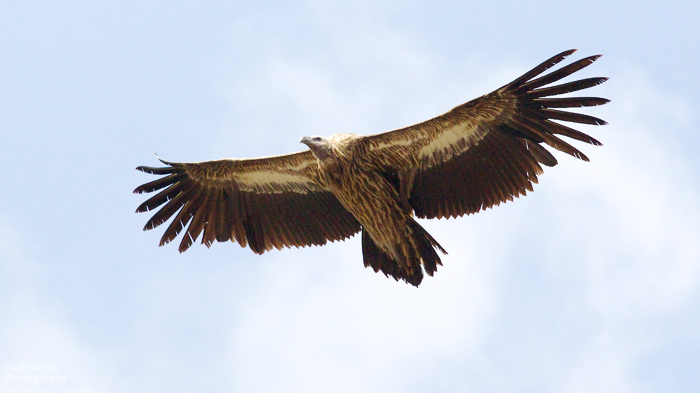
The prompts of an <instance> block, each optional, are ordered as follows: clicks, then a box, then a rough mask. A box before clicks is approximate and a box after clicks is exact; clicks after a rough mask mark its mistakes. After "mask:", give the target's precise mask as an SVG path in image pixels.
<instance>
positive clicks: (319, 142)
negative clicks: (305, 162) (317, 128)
mask: <svg viewBox="0 0 700 393" xmlns="http://www.w3.org/2000/svg"><path fill="white" fill-rule="evenodd" d="M299 142H301V143H303V144H305V145H306V146H308V147H309V149H310V150H311V153H313V155H314V156H315V157H316V158H318V159H319V161H321V162H324V161H326V160H327V159H329V158H332V157H333V144H332V143H331V141H330V140H329V139H328V138H324V137H322V136H305V137H303V138H301V141H299Z"/></svg>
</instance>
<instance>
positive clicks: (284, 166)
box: [134, 50, 608, 286]
mask: <svg viewBox="0 0 700 393" xmlns="http://www.w3.org/2000/svg"><path fill="white" fill-rule="evenodd" d="M574 51H575V50H570V51H566V52H563V53H560V54H558V55H556V56H554V57H552V58H550V59H549V60H547V61H545V62H544V63H542V64H540V65H539V66H537V67H535V68H534V69H532V70H531V71H529V72H527V73H526V74H525V75H523V76H521V77H520V78H518V79H516V80H515V81H513V82H511V83H509V84H507V85H505V86H503V87H501V88H500V89H498V90H496V91H494V92H492V93H489V94H487V95H484V96H482V97H479V98H477V99H475V100H472V101H469V102H467V103H465V104H462V105H460V106H458V107H456V108H454V109H452V110H450V111H449V112H447V113H445V114H443V115H441V116H438V117H436V118H433V119H431V120H428V121H425V122H423V123H420V124H416V125H413V126H410V127H407V128H403V129H399V130H395V131H390V132H386V133H382V134H377V135H369V136H359V135H354V134H335V135H332V136H330V137H327V138H323V137H313V138H309V137H304V138H302V140H301V142H302V143H304V144H306V145H307V146H308V147H309V150H307V151H304V152H299V153H293V154H287V155H281V156H275V157H266V158H255V159H225V160H217V161H207V162H199V163H174V162H167V161H163V160H161V162H163V163H164V164H166V165H167V166H166V167H162V168H153V167H143V166H142V167H138V168H136V169H138V170H140V171H143V172H147V173H151V174H155V175H164V176H165V177H161V178H159V179H157V180H154V181H152V182H150V183H146V184H144V185H142V186H140V187H138V188H136V190H134V192H135V193H144V192H154V191H158V190H161V191H159V192H158V193H157V194H156V195H154V196H152V197H151V198H150V199H148V200H147V201H146V202H144V203H143V204H141V205H140V206H139V207H138V208H137V209H136V211H137V212H145V211H149V210H153V209H156V208H159V207H160V208H159V210H158V211H157V212H156V213H155V214H154V215H153V217H151V219H150V220H148V222H147V223H146V226H145V227H144V230H147V229H153V228H155V227H157V226H158V225H161V224H162V223H164V222H165V221H167V220H169V219H170V218H171V217H173V216H175V218H174V219H173V220H172V221H171V223H170V225H169V226H168V228H167V229H166V230H165V233H164V234H163V237H162V238H161V241H160V245H163V244H166V243H168V242H170V241H172V240H174V239H175V237H177V235H178V234H179V233H180V232H181V231H182V230H183V229H184V228H185V226H187V229H186V230H185V235H184V236H183V238H182V241H181V242H180V248H179V250H180V252H183V251H185V250H187V249H188V248H189V247H190V246H191V245H192V243H193V242H194V241H195V240H196V239H197V238H198V237H199V236H200V234H201V235H202V243H203V244H206V245H207V246H210V245H211V244H212V243H213V242H214V240H217V241H220V242H225V241H229V240H231V241H235V242H238V243H239V244H240V245H241V246H242V247H245V246H246V245H248V246H249V247H250V248H251V249H252V250H253V252H255V253H257V254H262V253H263V252H265V251H268V250H271V249H272V248H277V249H281V248H283V247H291V246H295V247H303V246H309V245H323V244H325V243H326V242H327V241H328V240H330V241H336V240H343V239H345V238H348V237H350V236H353V235H354V234H356V233H357V232H359V231H362V254H363V259H364V263H365V266H368V267H369V266H371V267H372V269H374V271H375V272H378V271H382V272H383V273H384V274H385V275H387V276H392V277H394V278H395V279H396V280H399V279H402V280H404V281H406V282H407V283H410V284H412V285H415V286H418V285H419V284H420V282H421V280H422V279H423V270H425V272H426V273H428V275H431V276H432V275H433V274H434V273H435V272H436V271H437V265H441V261H440V257H439V255H438V253H437V251H438V250H439V251H441V252H442V253H445V254H446V252H445V250H444V249H443V248H442V247H441V246H440V244H438V242H437V241H436V240H435V239H434V238H433V237H432V236H430V234H429V233H428V232H426V231H425V230H424V229H423V227H421V226H420V225H419V224H418V223H417V222H416V221H415V219H414V215H415V216H416V217H419V218H442V217H458V216H462V215H464V214H471V213H476V212H478V211H480V210H482V209H485V208H488V207H492V206H494V205H498V204H500V203H501V202H505V201H510V200H513V198H514V197H518V196H520V195H525V193H526V192H527V191H532V183H536V182H537V175H539V174H541V173H542V167H541V166H540V164H542V165H546V166H554V165H556V164H557V160H556V159H555V158H554V156H553V155H552V154H551V153H550V152H549V151H548V150H547V149H546V148H545V147H544V145H548V146H550V147H553V148H554V149H557V150H560V151H562V152H564V153H567V154H569V155H572V156H574V157H576V158H579V159H582V160H584V161H588V158H587V157H586V156H585V155H584V154H583V153H581V152H580V151H579V150H578V149H576V148H575V147H573V146H571V145H570V144H568V143H567V142H564V141H563V140H562V139H560V138H559V137H558V136H557V135H562V136H566V137H569V138H572V139H576V140H579V141H583V142H586V143H590V144H593V145H600V144H601V143H600V142H598V141H597V140H595V139H594V138H592V137H590V136H588V135H586V134H584V133H582V132H580V131H577V130H574V129H572V128H569V127H567V126H565V125H563V124H560V123H557V122H555V121H552V120H559V121H566V122H574V123H582V124H594V125H602V124H606V123H605V122H604V121H603V120H600V119H598V118H595V117H592V116H588V115H584V114H580V113H573V112H567V111H562V110H559V108H575V107H586V106H596V105H602V104H605V103H607V102H608V100H606V99H604V98H594V97H566V98H561V97H560V98H546V97H551V96H556V95H560V94H565V93H570V92H574V91H578V90H582V89H586V88H589V87H593V86H596V85H598V84H600V83H602V82H604V81H605V80H607V78H588V79H582V80H578V81H574V82H569V83H563V84H560V85H556V86H551V87H544V86H546V85H549V84H551V83H554V82H557V81H559V80H560V79H562V78H564V77H566V76H568V75H570V74H572V73H574V72H576V71H578V70H580V69H582V68H584V67H586V66H588V65H589V64H591V63H592V62H594V61H595V60H596V59H598V58H599V57H600V56H591V57H587V58H584V59H581V60H579V61H576V62H574V63H572V64H569V65H568V66H565V67H562V68H560V69H558V70H556V71H553V72H551V73H549V74H547V75H544V76H541V77H539V78H537V76H538V75H540V74H542V73H543V72H544V71H545V70H547V69H549V68H550V67H552V66H554V65H555V64H557V63H559V62H560V61H562V60H563V59H564V58H566V57H567V56H569V55H570V54H572V53H573V52H574ZM553 108H557V109H553ZM188 224H189V226H188Z"/></svg>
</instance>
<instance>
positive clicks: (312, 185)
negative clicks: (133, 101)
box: [134, 151, 360, 254]
mask: <svg viewBox="0 0 700 393" xmlns="http://www.w3.org/2000/svg"><path fill="white" fill-rule="evenodd" d="M161 162H163V163H164V164H166V165H167V166H166V167H162V168H152V167H144V166H140V167H138V168H136V169H138V170H140V171H143V172H146V173H150V174H154V175H165V177H162V178H159V179H157V180H154V181H152V182H149V183H146V184H144V185H142V186H140V187H138V188H136V189H135V190H134V192H135V193H144V192H154V191H157V190H161V189H162V191H160V192H159V193H158V194H156V195H154V196H152V197H151V198H150V199H148V200H147V201H146V202H144V203H143V204H141V205H140V206H139V207H138V208H137V209H136V211H137V212H146V211H150V210H153V209H157V208H159V207H160V208H159V209H160V210H158V211H157V212H156V213H155V214H154V215H153V217H151V219H150V220H148V222H147V223H146V226H145V227H144V230H148V229H153V228H155V227H157V226H159V225H161V224H163V223H164V222H166V221H167V220H168V219H170V218H171V217H172V216H173V215H175V218H174V219H173V221H172V222H171V223H170V225H169V226H168V228H167V229H166V230H165V233H164V234H163V237H162V238H161V240H160V245H164V244H166V243H169V242H170V241H172V240H173V239H175V237H177V235H178V234H179V233H180V231H182V229H183V228H184V227H185V226H187V225H188V223H189V226H187V230H186V231H185V234H184V236H183V239H182V241H181V243H180V248H179V250H180V252H183V251H185V250H187V249H188V248H189V247H190V246H191V245H192V243H193V242H194V241H196V240H197V237H198V236H199V235H200V234H201V233H202V232H203V233H204V234H203V235H202V243H203V244H206V245H207V246H210V245H211V244H212V243H213V242H214V240H218V241H220V242H225V241H228V240H231V241H237V242H238V243H239V244H240V245H241V246H242V247H245V246H246V244H247V245H248V246H250V248H251V249H252V250H253V251H254V252H255V253H258V254H262V253H263V252H265V251H268V250H270V249H272V248H273V247H275V248H277V249H280V248H282V247H291V246H296V247H300V246H308V245H322V244H325V243H326V241H328V240H330V241H335V240H341V239H345V238H347V237H350V236H352V235H353V234H355V233H357V232H359V230H360V224H359V223H358V222H357V220H356V219H355V218H354V217H353V216H352V215H351V214H350V213H349V212H348V211H347V210H345V208H343V206H342V205H341V204H340V202H339V201H338V200H337V199H336V198H335V197H334V196H333V195H332V194H331V193H330V192H328V191H326V190H324V189H322V188H321V187H320V186H319V185H318V184H317V183H316V182H315V181H314V179H315V177H316V171H317V164H316V159H315V158H314V157H313V155H312V154H311V152H310V151H306V152H301V153H295V154H288V155H283V156H276V157H268V158H258V159H248V160H235V159H226V160H217V161H207V162H198V163H174V162H167V161H163V160H161ZM176 213H177V215H176Z"/></svg>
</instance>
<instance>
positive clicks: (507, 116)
mask: <svg viewBox="0 0 700 393" xmlns="http://www.w3.org/2000/svg"><path fill="white" fill-rule="evenodd" d="M573 52H575V50H570V51H566V52H563V53H560V54H558V55H556V56H554V57H552V58H550V59H549V60H547V61H545V62H544V63H542V64H540V65H539V66H537V67H535V68H534V69H532V70H531V71H529V72H527V73H526V74H525V75H523V76H521V77H519V78H518V79H516V80H514V81H513V82H511V83H509V84H507V85H505V86H503V87H501V88H500V89H498V90H496V91H494V92H492V93H489V94H487V95H484V96H482V97H480V98H477V99H475V100H472V101H469V102H467V103H465V104H463V105H460V106H458V107H456V108H454V109H452V110H451V111H449V112H447V113H445V114H444V115H441V116H438V117H436V118H434V119H431V120H428V121H426V122H423V123H420V124H416V125H414V126H411V127H407V128H403V129H399V130H395V131H390V132H386V133H383V134H378V135H370V136H367V137H364V138H363V141H362V143H363V144H365V146H366V149H367V152H368V155H369V156H370V157H371V158H370V159H371V160H373V162H376V163H377V164H378V166H379V167H382V168H383V169H384V170H385V171H386V173H387V174H388V175H389V177H392V178H394V179H396V180H397V181H398V182H399V184H398V186H399V187H400V192H401V194H402V197H403V199H404V203H408V204H409V205H410V206H407V207H410V208H412V209H413V210H414V211H415V214H416V215H417V216H418V217H421V218H436V217H438V218H441V217H457V216H462V215H464V214H469V213H475V212H478V211H479V210H481V209H485V208H487V207H491V206H494V205H498V204H500V203H501V202H505V201H508V200H513V198H514V197H518V196H519V195H525V193H526V191H528V190H529V191H532V183H536V182H537V175H539V174H540V173H542V167H541V166H540V164H544V165H546V166H554V165H556V164H557V160H556V159H555V158H554V156H553V155H552V154H551V153H550V152H549V151H547V149H545V147H544V146H543V144H544V145H548V146H550V147H553V148H555V149H557V150H560V151H562V152H564V153H567V154H570V155H572V156H574V157H576V158H579V159H582V160H584V161H588V158H587V157H586V156H585V155H584V154H583V153H581V152H580V151H579V150H578V149H576V148H575V147H573V146H571V145H570V144H568V143H567V142H565V141H563V140H562V139H560V138H559V137H558V136H557V135H562V136H565V137H569V138H573V139H576V140H579V141H583V142H586V143H590V144H593V145H601V143H600V142H598V141H597V140H596V139H594V138H592V137H590V136H589V135H586V134H584V133H582V132H580V131H577V130H574V129H572V128H569V127H567V126H565V125H563V124H560V123H558V122H555V121H553V120H559V121H565V122H574V123H582V124H592V125H603V124H606V122H604V121H603V120H601V119H598V118H595V117H592V116H588V115H584V114H580V113H574V112H567V111H562V110H559V109H555V108H576V107H587V106H596V105H602V104H605V103H607V102H608V101H609V100H607V99H604V98H596V97H566V98H563V97H556V98H550V96H556V95H560V94H565V93H570V92H574V91H578V90H582V89H586V88H589V87H593V86H596V85H598V84H600V83H602V82H604V81H606V80H607V78H587V79H582V80H578V81H574V82H569V83H564V84H560V85H557V86H551V87H543V86H545V85H548V84H551V83H553V82H556V81H558V80H560V79H562V78H564V77H566V76H568V75H571V74H573V73H574V72H576V71H578V70H580V69H582V68H584V67H586V66H588V65H590V64H591V63H593V62H594V61H595V60H597V59H598V58H599V57H600V56H591V57H587V58H584V59H581V60H579V61H576V62H574V63H572V64H570V65H568V66H565V67H562V68H560V69H559V70H556V71H553V72H551V73H549V74H547V75H544V76H541V77H539V78H536V77H537V76H538V75H539V74H541V73H543V72H544V71H546V70H547V69H549V68H550V67H552V66H554V65H555V64H557V63H559V62H560V61H562V60H564V59H565V58H566V57H567V56H569V55H570V54H572V53H573ZM535 78H536V79H535Z"/></svg>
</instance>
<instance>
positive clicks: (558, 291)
mask: <svg viewBox="0 0 700 393" xmlns="http://www.w3.org/2000/svg"><path fill="white" fill-rule="evenodd" d="M698 8H700V6H698V5H697V3H696V2H665V3H654V2H651V3H649V4H641V3H638V2H610V1H590V2H585V3H578V5H577V4H573V3H571V4H566V3H562V2H552V1H534V2H527V3H515V2H501V1H492V2H481V3H473V4H472V3H470V2H422V1H386V2H381V1H371V2H370V1H333V2H329V1H306V2H303V1H302V2H290V3H285V2H276V3H274V2H270V3H267V4H261V2H215V1H200V2H197V3H196V4H195V3H191V4H190V3H187V2H149V3H144V2H135V1H133V2H130V1H123V2H119V3H107V2H101V3H93V4H90V5H86V4H82V3H80V2H73V1H60V2H59V1H55V2H32V1H27V2H14V1H4V2H2V3H0V53H2V60H0V135H1V136H2V143H0V166H1V167H2V175H3V180H4V181H3V183H4V186H3V187H2V191H1V192H0V269H1V270H0V315H2V318H1V319H0V332H1V335H0V364H2V367H3V374H2V378H0V387H2V388H24V389H34V388H36V389H39V388H41V389H57V388H62V389H73V390H74V391H77V390H78V389H92V390H93V391H104V392H124V391H134V392H142V391H143V392H146V391H162V390H169V391H194V390H197V391H222V390H228V391H246V392H250V391H261V392H262V391H292V392H296V391H299V392H327V391H334V392H357V391H367V392H407V391H408V392H413V391H415V392H422V391H465V390H468V391H475V392H482V391H483V392H572V393H575V392H590V391H596V392H615V393H619V392H669V391H673V392H695V391H697V389H698V388H699V387H700V377H698V373H697V366H694V365H697V364H700V355H698V354H699V353H700V329H698V326H700V294H699V293H698V288H699V287H700V205H699V204H698V200H699V197H700V177H699V176H698V174H697V171H696V170H695V168H697V167H698V166H699V165H700V159H698V155H697V149H698V147H700V137H699V135H700V133H699V130H698V129H699V126H700V120H699V116H698V109H697V108H700V96H698V94H697V92H698V91H700V80H699V79H698V78H697V68H698V65H700V52H698V51H697V50H696V47H697V37H698V36H700V28H698V27H697V15H700V9H698ZM570 48H578V49H579V52H577V53H576V54H575V55H574V56H573V58H574V59H577V58H580V57H584V56H588V55H592V54H599V53H602V54H604V56H603V58H601V59H600V60H599V61H598V62H597V63H596V64H594V65H593V66H591V67H589V68H588V69H586V70H585V71H583V72H582V73H581V75H582V76H608V77H610V78H611V80H610V81H608V82H607V83H605V84H603V85H601V86H599V87H596V88H595V89H594V90H592V91H591V93H592V94H594V95H597V96H602V97H606V98H609V99H611V100H612V102H611V103H610V104H608V105H606V106H604V107H598V108H589V109H587V113H591V114H593V115H594V116H599V117H601V118H603V119H605V120H607V121H609V122H610V124H609V125H608V126H605V127H581V129H582V130H583V131H585V132H590V133H591V134H592V135H593V136H595V137H596V138H597V139H599V140H601V141H602V142H603V144H604V145H605V146H604V147H598V148H596V147H593V146H588V145H585V146H580V145H576V146H577V147H580V148H581V149H582V150H583V151H584V152H585V153H586V154H587V155H588V156H589V157H590V158H591V162H589V163H583V162H580V161H578V160H574V159H572V158H570V157H568V156H564V155H561V154H559V155H557V157H558V158H559V161H560V165H559V166H557V167H555V168H550V169H548V170H547V171H546V172H545V174H544V175H543V176H542V177H541V178H540V184H538V185H537V186H536V187H535V192H534V193H532V194H530V195H528V196H527V197H526V198H521V199H518V200H516V201H515V202H513V203H508V204H505V205H502V206H499V207H497V208H495V209H491V210H488V211H484V212H482V213H479V214H477V215H474V216H470V217H466V218H461V219H456V220H433V221H423V222H422V224H423V225H424V226H425V227H426V229H428V230H429V231H430V233H431V234H433V236H434V237H435V238H436V239H438V241H439V242H440V243H441V244H442V245H443V246H444V247H445V248H446V249H447V250H448V251H449V252H450V254H449V255H448V256H445V257H444V258H443V263H444V266H443V267H442V268H441V269H440V271H439V272H438V273H437V275H436V276H435V277H433V278H428V279H426V280H425V281H424V283H423V285H422V286H421V287H420V289H415V288H412V287H409V286H408V285H405V284H402V283H396V282H394V281H393V280H389V279H387V278H385V277H384V276H383V275H379V274H375V273H373V272H372V271H370V270H368V269H365V268H364V267H363V266H362V262H361V247H360V243H359V239H357V238H353V239H350V240H348V241H346V242H342V243H334V244H330V245H328V246H326V247H322V248H305V249H293V250H283V251H273V252H270V253H267V254H265V255H263V256H258V255H254V254H253V253H252V252H251V251H250V250H248V249H241V248H240V247H239V246H238V245H236V244H231V243H217V244H215V245H213V246H212V247H211V248H210V249H207V248H206V247H205V246H197V247H193V248H191V249H190V250H189V251H188V252H186V253H184V254H179V253H178V252H177V247H175V246H174V245H171V246H166V247H157V244H158V240H159V238H160V235H161V232H162V231H161V230H156V231H151V232H142V231H141V228H142V227H143V225H144V223H145V221H146V219H147V216H146V215H143V214H141V215H137V214H134V210H135V208H136V206H138V204H140V203H141V202H142V201H143V198H144V196H143V195H134V194H132V193H131V191H132V190H133V189H134V188H135V187H136V186H138V185H139V184H141V183H143V182H145V181H148V180H150V177H149V176H147V175H145V174H142V173H139V172H137V171H135V170H134V168H135V167H136V166H138V165H155V164H156V159H155V157H154V156H153V152H157V153H158V154H159V155H160V156H161V157H163V158H165V159H167V160H171V161H201V160H210V159H217V158H224V157H239V158H243V157H256V156H266V155H272V154H280V153H286V152H291V151H298V150H301V149H302V148H303V146H302V145H300V144H299V142H298V141H299V138H300V137H301V136H302V135H328V134H332V133H335V132H354V133H359V134H366V133H376V132H382V131H386V130H390V129H394V128H398V127H402V126H406V125H410V124H413V123H416V122H419V121H422V120H425V119H427V118H430V117H433V116H435V115H438V114H440V113H442V112H444V111H446V110H448V109H450V108H451V107H453V106H455V105H458V104H460V103H462V102H465V101H467V100H469V99H472V98H475V97H477V96H480V95H482V94H484V93H487V92H489V91H491V90H493V89H495V88H497V87H499V86H502V85H503V84H505V83H507V82H509V81H510V80H511V79H513V78H514V77H516V76H518V75H520V74H522V73H523V72H525V71H526V70H528V69H529V68H531V67H533V66H535V65H536V64H538V63H540V62H541V61H543V60H544V59H546V58H548V57H549V56H551V55H554V54H556V53H559V52H561V51H563V50H566V49H570ZM22 365H24V366H25V369H24V370H21V369H20V370H16V369H13V367H15V368H16V367H21V366H22ZM28 365H36V366H44V367H45V368H46V370H48V371H46V370H45V371H36V370H27V367H29V366H28ZM22 375H27V376H35V375H38V376H47V377H48V376H51V375H59V376H62V377H66V378H67V379H66V382H59V381H53V382H51V381H40V382H36V383H34V382H27V381H16V380H14V381H13V380H10V379H8V378H11V377H15V378H16V377H18V376H22Z"/></svg>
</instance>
